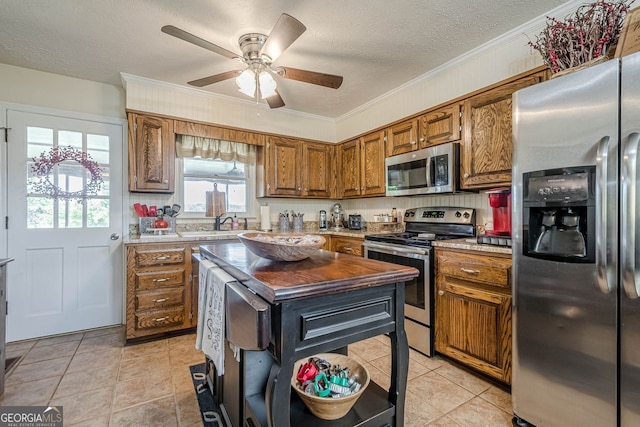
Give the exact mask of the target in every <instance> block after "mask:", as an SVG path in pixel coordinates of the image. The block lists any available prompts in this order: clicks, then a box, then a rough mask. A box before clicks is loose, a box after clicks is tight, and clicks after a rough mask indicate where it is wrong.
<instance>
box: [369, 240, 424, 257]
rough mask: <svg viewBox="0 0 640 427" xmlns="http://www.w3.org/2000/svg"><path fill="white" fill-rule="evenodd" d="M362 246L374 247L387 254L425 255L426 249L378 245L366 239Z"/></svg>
mask: <svg viewBox="0 0 640 427" xmlns="http://www.w3.org/2000/svg"><path fill="white" fill-rule="evenodd" d="M364 247H365V249H375V250H377V251H380V252H384V253H387V254H392V255H393V254H395V253H402V254H416V255H427V251H425V250H424V249H414V248H410V247H406V248H399V247H397V246H393V247H391V246H387V245H380V244H377V243H369V242H367V241H365V242H364Z"/></svg>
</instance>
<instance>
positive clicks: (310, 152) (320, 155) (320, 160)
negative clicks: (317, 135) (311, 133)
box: [302, 142, 334, 198]
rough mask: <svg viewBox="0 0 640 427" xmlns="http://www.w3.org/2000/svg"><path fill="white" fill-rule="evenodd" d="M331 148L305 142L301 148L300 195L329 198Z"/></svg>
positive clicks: (330, 188)
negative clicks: (301, 182)
mask: <svg viewBox="0 0 640 427" xmlns="http://www.w3.org/2000/svg"><path fill="white" fill-rule="evenodd" d="M332 154H333V147H332V146H330V145H327V144H314V143H311V142H307V143H305V144H304V145H303V148H302V173H303V182H304V183H303V186H302V195H303V196H306V197H323V198H330V197H331V194H332V191H331V190H332V189H333V188H334V184H333V171H332V167H331V164H332V163H331V162H332V157H333V156H332Z"/></svg>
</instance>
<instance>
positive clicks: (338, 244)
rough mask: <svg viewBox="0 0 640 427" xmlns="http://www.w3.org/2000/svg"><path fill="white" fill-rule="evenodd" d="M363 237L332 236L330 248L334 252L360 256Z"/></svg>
mask: <svg viewBox="0 0 640 427" xmlns="http://www.w3.org/2000/svg"><path fill="white" fill-rule="evenodd" d="M363 241H364V240H363V239H353V238H349V237H335V236H334V237H332V238H331V248H332V249H333V251H334V252H341V253H343V254H349V255H356V256H362V243H363Z"/></svg>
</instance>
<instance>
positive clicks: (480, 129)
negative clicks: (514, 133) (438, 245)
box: [460, 73, 543, 189]
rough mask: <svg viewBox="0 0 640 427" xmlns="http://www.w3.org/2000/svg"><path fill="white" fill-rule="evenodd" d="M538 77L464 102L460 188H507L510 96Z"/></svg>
mask: <svg viewBox="0 0 640 427" xmlns="http://www.w3.org/2000/svg"><path fill="white" fill-rule="evenodd" d="M542 76H543V73H539V74H534V75H532V76H528V77H524V78H522V79H519V80H516V81H514V82H511V83H507V84H505V85H502V86H499V87H497V88H495V89H492V90H489V91H487V92H484V93H481V94H479V95H476V96H473V97H471V98H469V99H467V100H465V102H464V114H463V116H464V119H463V138H462V143H461V145H462V146H461V147H460V148H461V149H460V166H461V168H460V174H461V180H460V182H461V186H462V188H465V189H482V188H492V187H499V186H509V185H511V168H512V164H511V153H512V151H513V142H512V138H511V95H512V94H513V92H515V91H517V90H519V89H522V88H524V87H527V86H531V85H533V84H535V83H538V82H540V81H541V80H542Z"/></svg>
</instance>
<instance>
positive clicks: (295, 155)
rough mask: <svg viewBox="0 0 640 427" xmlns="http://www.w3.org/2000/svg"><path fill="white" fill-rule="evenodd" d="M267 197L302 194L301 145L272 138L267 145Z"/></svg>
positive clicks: (290, 139) (291, 140)
mask: <svg viewBox="0 0 640 427" xmlns="http://www.w3.org/2000/svg"><path fill="white" fill-rule="evenodd" d="M267 150H268V151H267V159H268V160H267V167H266V170H267V194H266V195H267V196H300V195H301V194H302V144H301V143H300V141H299V140H297V139H293V138H283V137H279V136H272V137H270V138H269V142H268V143H267Z"/></svg>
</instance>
